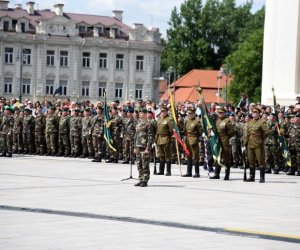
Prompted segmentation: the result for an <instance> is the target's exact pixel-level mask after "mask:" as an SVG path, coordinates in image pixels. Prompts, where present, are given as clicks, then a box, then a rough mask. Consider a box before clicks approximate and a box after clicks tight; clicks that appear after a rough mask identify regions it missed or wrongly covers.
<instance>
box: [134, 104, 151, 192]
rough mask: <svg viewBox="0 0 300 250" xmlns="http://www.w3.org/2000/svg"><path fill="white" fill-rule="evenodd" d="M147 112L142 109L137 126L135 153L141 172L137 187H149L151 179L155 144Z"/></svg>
mask: <svg viewBox="0 0 300 250" xmlns="http://www.w3.org/2000/svg"><path fill="white" fill-rule="evenodd" d="M146 113H147V110H146V109H145V108H140V112H139V118H140V119H139V121H138V123H137V125H136V133H135V138H134V142H135V143H134V153H135V154H136V164H137V167H138V171H139V182H138V183H136V184H135V186H140V187H147V185H148V184H147V183H148V181H149V179H150V168H149V155H150V150H151V145H152V144H153V137H154V134H153V129H152V126H151V124H150V123H149V121H147V117H146Z"/></svg>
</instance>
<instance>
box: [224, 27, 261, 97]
mask: <svg viewBox="0 0 300 250" xmlns="http://www.w3.org/2000/svg"><path fill="white" fill-rule="evenodd" d="M263 34H264V32H263V29H257V30H255V31H253V32H252V33H251V34H250V35H249V36H248V38H247V40H246V41H245V42H244V43H242V44H240V45H239V47H238V49H237V50H236V51H235V52H234V53H232V54H231V55H230V56H228V57H227V59H226V61H227V63H229V64H230V65H231V68H232V71H233V80H232V81H231V82H230V85H229V89H228V92H229V93H228V94H229V99H230V100H231V101H234V102H235V103H237V102H238V101H239V100H240V97H241V94H242V93H247V94H248V96H249V98H250V100H251V101H253V102H258V101H260V96H261V82H262V62H263V56H262V55H263Z"/></svg>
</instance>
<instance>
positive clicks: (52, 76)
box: [47, 73, 55, 80]
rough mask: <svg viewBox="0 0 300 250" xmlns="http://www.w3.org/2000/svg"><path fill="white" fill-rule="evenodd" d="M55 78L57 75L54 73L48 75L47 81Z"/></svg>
mask: <svg viewBox="0 0 300 250" xmlns="http://www.w3.org/2000/svg"><path fill="white" fill-rule="evenodd" d="M54 78H55V75H54V74H53V73H49V74H47V79H51V80H52V79H54Z"/></svg>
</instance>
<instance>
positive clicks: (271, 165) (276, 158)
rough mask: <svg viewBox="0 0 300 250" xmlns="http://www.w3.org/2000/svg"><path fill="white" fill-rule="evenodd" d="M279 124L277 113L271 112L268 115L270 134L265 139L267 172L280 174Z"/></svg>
mask: <svg viewBox="0 0 300 250" xmlns="http://www.w3.org/2000/svg"><path fill="white" fill-rule="evenodd" d="M278 126H279V124H278V123H277V122H276V114H275V113H271V114H270V115H269V117H268V121H267V127H268V129H269V135H268V137H267V138H266V140H265V152H266V162H267V168H266V171H265V172H266V173H271V169H272V170H273V174H279V166H280V155H281V150H280V148H279V143H278V130H279V127H278Z"/></svg>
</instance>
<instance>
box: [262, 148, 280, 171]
mask: <svg viewBox="0 0 300 250" xmlns="http://www.w3.org/2000/svg"><path fill="white" fill-rule="evenodd" d="M265 154H266V162H267V168H270V169H274V168H275V169H278V170H279V168H280V163H281V158H280V155H281V150H280V148H279V145H278V144H274V145H273V144H266V145H265Z"/></svg>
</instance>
